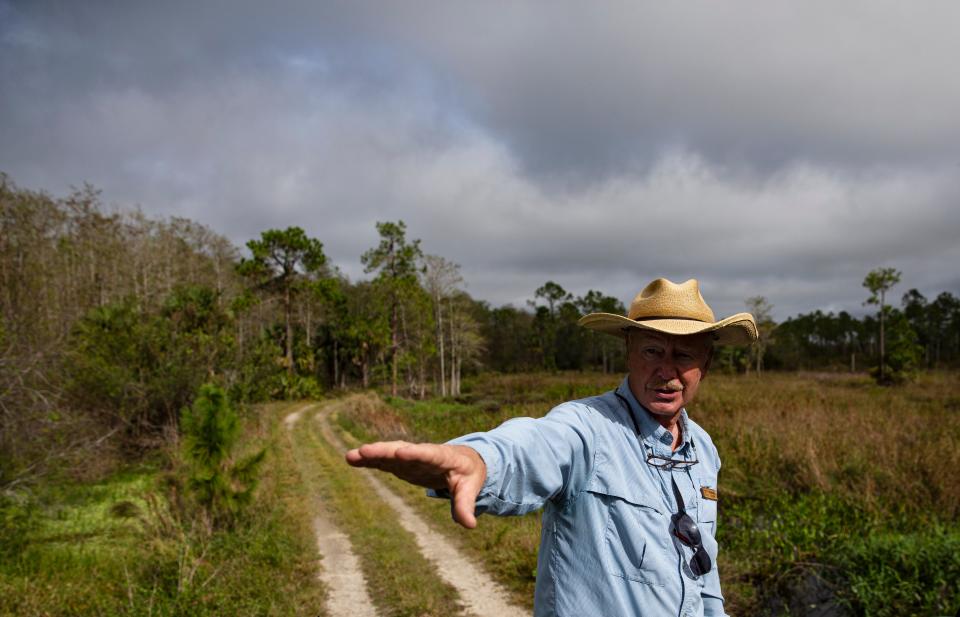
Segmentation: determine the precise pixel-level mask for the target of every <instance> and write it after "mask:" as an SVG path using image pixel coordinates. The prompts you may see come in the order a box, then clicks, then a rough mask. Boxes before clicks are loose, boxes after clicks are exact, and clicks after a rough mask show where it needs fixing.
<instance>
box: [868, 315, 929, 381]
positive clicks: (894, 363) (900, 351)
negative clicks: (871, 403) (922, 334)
mask: <svg viewBox="0 0 960 617" xmlns="http://www.w3.org/2000/svg"><path fill="white" fill-rule="evenodd" d="M887 322H888V325H887V332H886V339H887V340H886V353H885V354H884V358H883V361H884V366H883V371H880V369H879V367H877V368H874V369H872V370H871V375H873V376H874V378H876V379H877V381H878V382H880V383H883V384H902V383H903V382H905V381H907V380H909V379H911V378H913V377H914V376H915V375H916V373H917V369H918V368H919V367H920V365H921V362H922V359H923V347H921V346H920V345H919V343H918V342H917V334H916V332H914V331H913V328H911V327H910V322H909V321H908V320H907V318H906V317H905V316H904V314H903V313H901V312H900V311H890V310H888V311H887Z"/></svg>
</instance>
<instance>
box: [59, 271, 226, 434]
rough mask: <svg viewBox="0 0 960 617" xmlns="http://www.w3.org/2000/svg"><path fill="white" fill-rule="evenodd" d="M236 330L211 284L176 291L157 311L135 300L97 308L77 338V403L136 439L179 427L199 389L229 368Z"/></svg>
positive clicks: (72, 365) (71, 367)
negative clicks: (121, 426)
mask: <svg viewBox="0 0 960 617" xmlns="http://www.w3.org/2000/svg"><path fill="white" fill-rule="evenodd" d="M230 325H231V318H230V316H229V315H228V314H227V313H226V312H225V311H224V310H223V309H222V308H221V307H220V306H219V303H218V296H217V294H216V292H214V291H213V290H211V289H208V288H204V287H196V286H194V287H181V288H177V289H175V290H174V291H173V292H172V293H171V295H170V296H169V297H168V298H167V300H166V302H165V303H164V304H163V306H162V307H161V308H160V310H159V311H158V312H155V313H153V312H149V311H147V310H145V309H144V308H142V307H141V306H138V305H137V304H136V302H135V301H134V300H133V299H132V298H129V299H126V300H124V301H122V302H118V303H115V304H109V305H106V306H103V307H100V308H95V309H93V310H91V311H90V312H89V313H87V314H86V315H85V316H84V317H83V318H82V319H81V320H80V321H79V322H78V323H77V325H76V327H75V328H74V330H73V333H72V334H71V337H70V341H69V349H68V354H67V358H66V371H67V374H68V375H69V382H68V394H69V397H70V400H71V402H72V403H73V404H74V405H76V406H79V407H81V408H84V409H89V410H92V411H94V412H96V413H99V414H101V415H105V416H107V417H108V418H109V419H110V420H111V421H112V422H121V423H123V424H125V425H126V426H127V428H128V430H127V433H128V435H129V436H137V435H139V434H142V433H144V432H154V433H155V432H157V431H158V430H159V429H161V428H162V427H164V426H168V425H175V424H176V420H177V414H178V412H179V410H180V409H181V408H182V407H183V406H184V405H186V404H188V403H189V401H190V399H191V397H192V396H193V393H194V392H195V391H196V389H197V388H198V387H199V385H200V384H201V383H202V382H203V381H204V380H205V379H208V378H209V377H210V376H212V375H214V374H216V373H217V372H220V371H223V370H224V369H225V368H226V367H227V365H228V363H229V358H230V357H231V355H232V354H231V352H232V349H233V339H232V337H231V335H230V333H229V327H230Z"/></svg>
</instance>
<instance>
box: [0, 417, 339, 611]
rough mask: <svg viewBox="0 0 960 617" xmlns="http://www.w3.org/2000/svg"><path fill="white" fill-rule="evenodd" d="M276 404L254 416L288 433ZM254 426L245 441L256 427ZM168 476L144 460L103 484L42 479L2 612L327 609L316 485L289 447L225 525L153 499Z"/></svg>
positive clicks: (3, 572) (3, 593) (1, 592)
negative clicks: (215, 526) (210, 524)
mask: <svg viewBox="0 0 960 617" xmlns="http://www.w3.org/2000/svg"><path fill="white" fill-rule="evenodd" d="M278 411H279V412H283V411H285V410H284V409H283V408H280V407H273V408H271V407H265V408H262V409H260V410H259V412H260V414H259V415H258V417H267V418H270V420H269V421H267V422H265V423H264V426H265V427H266V426H273V425H274V424H276V425H277V426H276V430H278V431H284V430H285V428H284V427H283V426H282V423H280V422H279V417H275V416H277V414H276V413H275V412H278ZM250 429H251V427H250V426H246V427H245V428H244V431H242V432H244V433H245V435H244V436H241V437H240V438H239V439H238V441H239V442H241V443H246V440H248V439H250V438H254V437H256V436H255V435H251V434H250ZM162 475H163V474H162V473H161V472H160V471H159V470H157V469H156V468H155V467H153V466H149V465H148V466H141V467H138V468H136V469H127V470H125V471H124V472H123V473H120V474H116V475H114V476H111V477H109V478H106V479H104V480H102V481H101V482H98V483H96V484H76V483H73V482H64V483H62V484H53V483H47V484H45V485H43V486H41V487H39V489H40V492H39V496H38V498H37V499H35V500H34V504H35V505H34V506H32V507H31V508H30V513H31V519H32V520H33V526H32V527H31V529H30V530H29V533H28V534H27V535H26V536H25V537H23V536H21V538H23V544H22V547H21V549H22V550H21V551H20V553H19V555H17V556H15V557H14V558H4V557H3V556H2V555H0V614H2V615H49V616H51V617H76V616H81V615H91V616H93V615H144V616H146V615H162V616H173V615H191V616H197V617H214V616H218V615H236V616H238V617H241V616H248V617H253V616H264V615H291V616H298V617H316V616H317V615H318V614H320V615H323V614H325V613H323V612H322V606H323V594H324V589H323V586H322V584H320V583H319V582H318V581H317V553H316V538H315V536H314V532H313V526H312V522H313V513H312V512H311V507H310V503H311V500H310V495H308V494H307V493H306V492H305V491H304V490H303V482H302V478H301V476H300V474H299V473H298V471H297V466H296V461H295V460H294V459H293V458H292V456H291V455H290V452H289V449H288V448H287V449H279V450H278V454H277V456H271V457H270V458H269V459H268V460H267V461H265V463H264V468H263V469H262V470H261V477H262V482H261V485H260V487H259V489H258V493H259V494H260V495H262V496H263V498H262V499H257V500H256V501H255V502H253V503H252V504H251V505H250V507H249V509H248V510H247V513H248V514H249V515H248V516H244V517H241V518H239V519H237V520H236V522H235V524H234V525H233V526H232V527H230V528H229V529H222V530H213V531H211V530H209V529H207V528H206V527H205V526H204V525H196V524H193V523H194V522H195V521H192V520H190V519H188V518H178V516H177V512H176V511H175V510H171V509H170V508H168V507H167V506H166V504H165V503H164V500H162V499H158V498H157V494H156V492H155V490H156V486H157V481H158V478H160V477H162ZM119 515H123V516H119ZM6 539H7V538H6V537H5V536H0V542H2V541H4V540H6Z"/></svg>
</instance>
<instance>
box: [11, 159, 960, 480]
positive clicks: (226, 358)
mask: <svg viewBox="0 0 960 617" xmlns="http://www.w3.org/2000/svg"><path fill="white" fill-rule="evenodd" d="M376 231H377V233H378V236H379V239H378V242H377V244H376V245H375V246H371V247H370V248H369V249H368V250H367V251H365V252H364V253H363V254H362V255H361V256H360V258H361V262H362V263H363V265H364V268H365V272H366V274H367V275H368V278H366V279H364V280H357V281H351V280H349V278H348V277H346V276H344V275H343V274H342V273H341V272H340V271H339V270H338V269H337V268H336V266H335V264H332V263H331V262H330V260H329V258H328V257H327V256H326V254H325V253H324V248H323V244H322V242H321V241H320V239H317V238H312V237H310V236H309V235H308V234H307V233H306V232H305V231H304V230H303V229H301V228H298V227H289V228H286V229H270V230H266V231H264V232H262V233H261V234H260V235H259V237H256V238H252V239H250V240H249V241H248V242H247V243H246V247H245V248H246V250H245V251H241V250H238V249H237V247H235V246H233V245H232V244H231V242H230V241H228V240H227V239H226V238H224V237H223V236H221V235H220V234H218V233H216V232H215V231H213V230H211V229H209V228H207V227H205V226H203V225H200V224H198V223H196V222H193V221H190V220H188V219H184V218H178V217H172V218H169V219H155V218H151V217H148V216H146V215H144V214H143V213H142V212H140V211H139V210H131V209H110V208H108V207H106V206H105V205H104V204H103V203H102V201H101V197H100V194H99V192H98V191H96V190H95V189H94V188H92V187H90V186H87V185H85V186H83V187H82V188H80V189H78V190H74V191H73V192H72V193H71V194H70V195H68V196H66V197H62V198H58V197H53V196H51V195H49V194H47V193H45V192H43V191H34V190H27V189H22V188H20V187H17V186H16V185H15V184H14V183H13V182H12V181H11V180H10V179H9V178H8V177H7V176H6V175H2V174H0V429H2V437H0V448H2V454H3V456H2V457H0V459H2V462H0V485H9V484H10V483H14V482H19V481H23V479H24V478H27V477H29V476H30V474H31V473H40V472H41V470H42V469H44V468H45V467H46V466H48V464H50V463H52V462H54V461H57V460H60V459H63V458H64V457H68V456H71V454H70V453H71V452H87V451H89V449H90V448H94V447H96V446H98V445H99V444H102V443H104V440H105V439H106V438H107V437H108V436H109V437H111V439H110V440H109V442H110V443H118V444H121V445H122V447H124V448H128V449H130V450H133V451H136V450H139V449H142V448H143V447H144V446H146V447H149V446H150V445H151V444H158V443H162V442H163V441H164V440H165V439H167V436H169V435H170V434H171V431H173V434H175V433H176V425H177V422H178V418H179V414H180V412H181V410H182V409H184V408H186V407H187V406H188V405H189V404H190V403H191V401H192V400H193V397H194V395H195V393H196V392H197V391H198V389H199V388H200V386H201V385H202V384H204V383H208V382H210V383H216V384H218V385H219V386H220V387H222V388H223V389H224V390H225V391H226V392H227V393H228V395H229V397H230V399H231V400H233V401H236V402H254V401H263V400H268V399H275V398H301V397H315V396H319V395H320V394H321V393H322V392H323V391H325V390H330V389H345V388H352V387H362V388H368V387H372V386H378V387H383V388H385V389H386V390H387V391H388V392H390V393H391V394H392V395H395V396H405V397H416V398H422V397H426V396H435V395H439V396H453V397H457V396H460V395H461V394H462V383H463V377H464V376H465V375H469V374H476V373H478V372H482V371H499V372H520V371H535V370H548V371H553V370H599V371H605V372H621V371H623V370H624V369H625V366H624V350H623V345H622V343H621V342H620V341H617V340H616V339H614V338H613V337H609V336H603V335H601V334H598V333H595V332H592V331H586V330H584V329H582V328H580V327H578V326H577V325H576V322H577V320H578V319H579V317H580V316H582V315H583V314H585V313H591V312H598V311H603V312H610V313H620V314H624V313H625V312H626V310H625V307H624V305H623V304H622V303H621V302H620V301H619V300H618V299H616V298H614V297H611V296H607V295H605V294H603V293H602V292H600V291H597V290H590V291H588V292H587V293H585V294H584V295H582V296H574V295H573V294H572V293H570V292H568V291H567V290H565V289H564V288H563V287H562V286H561V285H560V284H559V283H558V282H555V281H547V282H545V283H544V284H543V285H542V286H540V287H538V288H537V289H535V290H532V296H531V299H530V300H529V301H528V303H527V305H526V306H522V307H515V306H510V305H507V306H500V307H494V306H491V305H490V304H489V303H487V302H484V301H482V300H477V299H474V298H473V297H471V296H470V294H468V293H467V291H466V290H465V283H464V280H463V278H462V276H461V274H460V267H459V265H457V264H455V263H453V262H451V261H449V260H448V259H446V258H444V257H442V256H439V255H432V254H430V253H428V252H426V250H425V247H423V246H422V244H421V242H420V240H417V239H412V238H410V237H409V235H408V230H407V228H406V226H405V224H404V223H403V221H384V222H379V223H377V225H376ZM889 287H892V284H891V285H890V286H889ZM889 287H887V288H884V289H883V292H884V293H886V292H887V291H888V290H889ZM874 295H876V294H874ZM871 297H873V296H871ZM879 305H880V311H879V312H878V315H877V316H876V317H874V316H872V315H867V316H865V317H863V318H861V319H858V318H856V317H853V316H852V315H850V314H849V313H847V312H840V313H838V314H833V313H823V312H821V311H814V312H813V313H809V314H801V315H798V316H796V317H792V318H790V319H787V320H786V321H784V322H783V323H781V324H776V323H774V322H773V320H772V319H771V318H770V311H771V309H772V307H771V306H770V304H769V302H767V300H766V299H765V298H763V297H756V298H751V299H749V300H747V306H748V308H749V309H750V310H751V311H752V312H753V313H754V314H755V315H756V316H757V319H758V324H759V326H760V331H761V340H760V341H759V343H758V344H757V345H756V346H754V347H753V348H752V349H749V350H743V349H733V348H730V349H720V350H718V351H717V353H716V355H715V359H714V366H715V370H726V371H761V370H764V369H766V370H770V369H781V370H795V369H818V370H819V369H823V368H825V367H827V368H831V369H836V370H847V369H849V370H862V369H866V368H870V367H872V366H876V365H877V363H878V360H877V359H878V358H879V357H880V356H881V355H883V354H881V352H880V348H881V339H885V340H884V342H885V344H886V351H887V353H886V355H885V356H884V357H885V359H884V361H883V362H880V363H879V365H880V366H881V367H885V366H887V365H888V364H890V363H891V362H893V363H894V364H897V363H899V364H898V365H897V366H893V365H891V366H890V371H891V374H893V375H897V374H899V373H898V371H900V372H902V371H903V370H907V369H910V368H912V367H919V366H926V367H945V366H956V365H957V364H958V363H960V302H958V300H957V298H956V297H955V296H954V295H953V294H951V293H950V292H946V291H945V292H943V293H941V294H940V295H938V296H937V297H936V298H935V299H933V300H928V299H927V298H925V297H924V296H923V295H921V294H920V293H919V292H918V291H917V290H915V289H911V290H910V291H908V292H907V293H906V294H904V295H903V298H902V302H901V306H900V307H899V308H897V307H892V306H888V305H887V304H886V302H885V301H884V300H880V301H879ZM881 319H882V321H883V324H884V336H881V335H880V328H879V327H878V326H879V323H878V322H879V321H880V320H881Z"/></svg>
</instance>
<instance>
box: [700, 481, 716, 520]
mask: <svg viewBox="0 0 960 617" xmlns="http://www.w3.org/2000/svg"><path fill="white" fill-rule="evenodd" d="M704 489H707V492H710V491H712V492H713V493H714V494H716V491H717V482H716V480H714V479H710V478H700V479H699V480H698V481H697V491H698V494H697V522H699V523H714V524H716V522H717V500H716V499H707V498H706V497H705V496H704Z"/></svg>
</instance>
